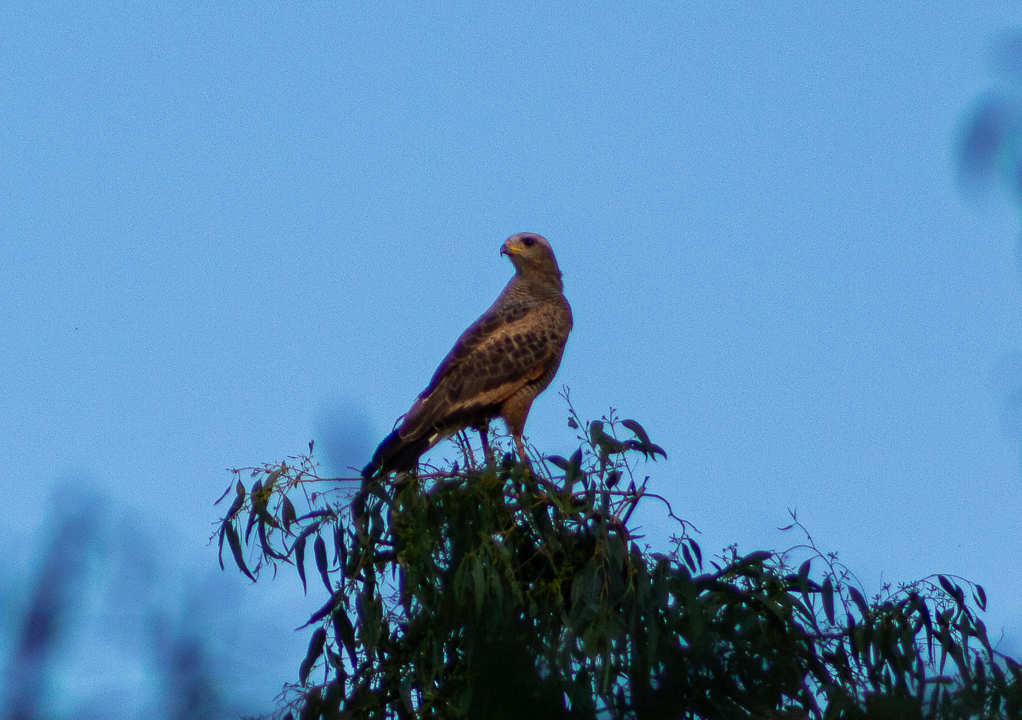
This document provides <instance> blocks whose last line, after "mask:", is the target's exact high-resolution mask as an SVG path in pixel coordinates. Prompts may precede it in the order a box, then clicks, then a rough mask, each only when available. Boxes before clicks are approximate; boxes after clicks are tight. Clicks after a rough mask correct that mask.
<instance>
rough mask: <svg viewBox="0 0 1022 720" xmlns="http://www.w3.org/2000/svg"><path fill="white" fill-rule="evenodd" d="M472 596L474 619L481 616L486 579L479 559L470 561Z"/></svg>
mask: <svg viewBox="0 0 1022 720" xmlns="http://www.w3.org/2000/svg"><path fill="white" fill-rule="evenodd" d="M472 584H473V595H474V596H475V601H476V617H480V616H482V614H483V600H484V599H485V598H486V577H485V575H484V570H483V564H482V562H480V558H479V557H475V558H473V559H472Z"/></svg>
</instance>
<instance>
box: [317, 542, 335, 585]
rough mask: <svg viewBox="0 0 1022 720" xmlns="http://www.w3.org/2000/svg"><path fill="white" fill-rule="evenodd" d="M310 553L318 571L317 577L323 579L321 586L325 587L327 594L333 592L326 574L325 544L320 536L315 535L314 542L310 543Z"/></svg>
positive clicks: (328, 576)
mask: <svg viewBox="0 0 1022 720" xmlns="http://www.w3.org/2000/svg"><path fill="white" fill-rule="evenodd" d="M312 551H313V553H314V554H315V556H316V567H317V568H318V569H319V576H320V577H321V578H323V585H325V586H326V589H327V592H333V591H334V588H333V586H332V585H331V584H330V575H329V574H328V573H327V569H328V568H327V560H326V542H325V541H324V540H323V536H322V535H316V540H315V541H314V542H313V543H312Z"/></svg>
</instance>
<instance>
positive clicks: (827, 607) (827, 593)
mask: <svg viewBox="0 0 1022 720" xmlns="http://www.w3.org/2000/svg"><path fill="white" fill-rule="evenodd" d="M820 592H821V593H822V594H823V612H824V614H826V616H827V622H829V623H830V624H831V625H833V624H834V582H833V581H832V580H831V579H830V577H827V578H826V579H825V580H824V581H823V587H822V588H820Z"/></svg>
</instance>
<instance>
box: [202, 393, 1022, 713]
mask: <svg viewBox="0 0 1022 720" xmlns="http://www.w3.org/2000/svg"><path fill="white" fill-rule="evenodd" d="M563 397H564V398H565V400H567V401H568V408H569V412H570V418H569V425H571V427H573V428H575V429H576V430H577V431H578V440H579V443H580V445H579V448H578V449H577V450H576V451H575V452H574V454H572V455H571V457H569V458H567V459H565V458H562V457H557V456H547V457H543V458H541V459H539V460H534V461H533V462H532V463H531V464H530V465H529V466H524V465H521V464H519V463H516V462H514V461H513V460H512V458H511V456H510V455H503V457H501V456H500V454H498V459H497V460H496V461H494V462H493V463H490V464H486V463H484V462H480V461H479V460H478V458H477V457H476V453H475V452H473V448H472V446H471V445H470V443H469V440H468V438H467V437H466V436H464V435H461V436H458V438H457V442H458V444H459V455H460V459H459V461H458V462H455V463H452V464H451V465H450V466H447V467H441V468H434V467H429V468H424V469H421V470H420V472H418V473H414V474H404V473H402V474H399V475H397V476H396V477H391V478H389V479H376V480H372V481H368V482H364V483H362V484H361V485H359V484H354V485H352V484H345V483H343V482H337V480H336V479H330V478H321V477H320V476H319V475H318V474H317V465H316V463H315V461H314V459H313V454H312V451H313V446H312V444H311V443H310V445H309V453H308V454H306V455H301V456H296V457H293V458H290V459H289V461H287V462H280V463H269V464H264V465H261V466H258V467H254V468H246V469H241V470H235V471H234V475H235V481H233V482H232V484H231V487H229V488H228V490H227V492H226V493H225V495H224V498H226V497H227V496H229V495H230V494H231V493H232V491H233V494H234V499H233V502H232V503H231V505H230V507H229V509H228V511H227V513H226V515H225V517H224V518H223V520H222V522H221V524H220V529H219V541H220V552H221V566H223V564H224V557H225V555H226V554H227V553H229V554H230V555H231V556H233V559H234V561H235V563H236V565H237V566H238V568H239V569H240V570H241V572H243V573H245V575H247V576H248V577H249V578H251V579H252V580H253V581H255V580H256V578H257V577H259V575H260V573H261V572H262V571H264V570H266V569H267V568H270V567H272V568H273V569H274V570H276V569H277V568H278V567H280V566H292V567H294V569H295V570H297V572H298V574H299V576H300V577H301V580H302V583H303V586H305V588H306V591H307V592H308V591H309V588H308V584H309V583H312V584H314V585H315V584H316V583H317V582H319V581H321V582H322V584H323V586H324V587H325V588H326V591H327V600H326V602H325V603H324V604H323V606H322V607H321V608H320V609H319V610H318V611H316V612H315V613H314V614H313V615H312V616H311V617H310V618H309V619H308V622H307V623H306V625H305V626H304V627H305V629H306V631H307V632H308V633H309V648H308V653H307V655H306V657H305V659H304V660H303V661H302V663H301V666H300V667H299V668H298V669H297V676H296V677H295V678H294V679H293V682H290V683H288V684H287V685H286V686H285V690H284V692H283V693H282V695H281V697H280V706H279V711H278V712H279V715H281V716H284V717H300V718H324V719H327V718H399V719H402V720H403V719H404V718H461V717H469V718H497V719H499V718H564V719H568V718H572V719H575V718H578V719H580V720H581V719H582V718H615V719H617V718H621V719H626V718H635V719H636V720H646V719H657V718H665V719H666V718H704V719H712V718H722V719H726V720H730V719H732V718H734V719H738V718H750V719H752V718H754V719H775V720H779V719H781V718H814V719H816V718H820V719H828V720H829V719H837V718H848V719H860V718H871V719H873V718H876V719H880V718H891V719H894V718H897V719H899V720H900V719H909V720H910V719H912V718H927V719H930V718H934V719H936V718H1017V717H1022V666H1020V665H1019V663H1018V662H1016V661H1015V660H1014V659H1012V658H1009V657H1005V656H1003V655H1001V654H999V653H998V652H996V650H995V649H994V648H993V647H992V646H991V643H990V641H989V639H988V637H987V632H986V628H985V626H984V624H983V621H982V620H981V619H980V613H981V612H982V611H983V610H984V609H985V606H986V594H985V592H984V590H983V588H982V587H980V586H979V585H976V584H973V583H970V582H968V581H965V580H963V579H961V578H954V577H949V576H945V575H934V576H931V577H928V578H925V579H923V580H919V581H917V582H913V583H908V584H902V585H899V586H898V587H896V588H892V587H890V586H885V587H884V588H883V589H882V591H881V592H880V593H878V594H876V595H873V596H872V597H871V598H869V599H867V596H866V593H865V592H864V591H863V590H862V589H861V587H860V586H859V584H858V582H857V581H856V580H855V578H854V576H853V575H852V574H851V573H850V571H849V570H848V569H847V568H846V567H844V566H843V565H842V564H841V563H840V562H838V560H837V557H836V556H835V555H834V554H827V553H823V552H821V551H820V550H818V549H817V548H816V547H815V545H814V543H813V542H812V538H811V537H810V536H809V534H808V532H805V528H804V527H802V525H801V524H800V523H799V521H798V518H797V516H796V515H795V513H794V512H793V513H792V524H791V525H790V526H789V527H788V528H787V529H789V530H793V531H799V532H803V533H804V535H805V538H806V540H805V541H804V542H803V543H800V545H799V546H798V548H797V549H798V551H799V552H800V553H801V555H799V557H806V559H805V560H804V561H802V562H801V563H800V564H799V565H798V566H797V567H795V566H794V564H793V563H792V562H791V561H790V560H789V559H790V558H791V557H792V556H793V554H792V553H791V552H788V553H773V552H767V551H758V552H752V553H748V554H740V553H739V552H738V551H737V548H735V547H730V548H727V549H725V550H724V551H723V552H722V553H721V554H720V555H718V556H715V557H713V558H709V557H705V556H704V553H703V550H702V548H701V547H700V546H699V544H698V543H697V542H696V540H695V539H694V537H693V535H694V532H693V531H694V527H693V526H692V525H691V524H690V523H688V522H686V521H685V520H682V519H680V518H678V517H677V516H676V515H675V514H674V512H673V509H672V508H671V506H670V504H669V503H668V502H667V501H666V500H665V499H664V498H663V497H661V496H659V495H658V494H656V493H655V492H654V490H655V487H656V483H655V482H654V481H651V480H650V477H649V476H647V475H644V474H643V473H640V468H642V469H645V467H646V465H645V463H647V462H649V461H653V460H656V459H657V457H658V456H664V457H666V455H665V453H664V450H663V449H661V448H660V447H659V446H658V445H656V444H654V443H653V442H652V441H651V440H650V438H649V437H648V435H647V433H646V431H645V430H644V429H643V427H642V426H641V425H640V424H639V423H637V422H636V421H634V420H627V419H620V418H619V417H618V416H617V414H616V413H615V412H614V411H613V410H612V411H611V412H610V413H609V414H608V415H607V416H605V417H603V418H602V419H601V420H597V421H592V422H583V421H582V420H581V419H580V418H579V417H578V416H577V414H576V413H575V411H574V409H573V408H572V406H571V403H570V399H569V397H568V394H567V391H565V392H564V393H563ZM247 481H252V484H251V485H250V486H246V482H247ZM224 498H221V500H223V499H224ZM645 503H658V504H660V505H661V506H662V508H663V512H664V513H665V514H666V515H667V516H668V517H669V518H670V519H671V520H672V521H673V522H674V523H676V531H675V534H674V536H673V537H672V538H671V541H670V545H669V547H666V548H660V549H656V548H650V547H648V546H640V544H639V541H640V538H638V537H637V536H636V535H635V534H634V531H633V529H632V528H631V527H630V525H629V521H630V519H631V517H632V514H633V512H634V510H635V509H636V508H637V507H638V506H639V505H640V504H645ZM310 542H311V545H312V553H311V555H312V557H311V558H309V557H308V555H309V553H308V552H307V551H308V547H309V544H310ZM225 544H226V546H227V548H226V552H225V548H224V545H225ZM317 576H318V580H317Z"/></svg>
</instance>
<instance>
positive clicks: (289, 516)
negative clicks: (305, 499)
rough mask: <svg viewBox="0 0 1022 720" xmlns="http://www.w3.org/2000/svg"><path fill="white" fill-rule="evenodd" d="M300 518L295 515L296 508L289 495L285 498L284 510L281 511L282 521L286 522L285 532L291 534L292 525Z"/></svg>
mask: <svg viewBox="0 0 1022 720" xmlns="http://www.w3.org/2000/svg"><path fill="white" fill-rule="evenodd" d="M297 518H298V516H297V514H296V513H295V506H294V505H293V504H292V503H291V500H290V499H289V498H288V496H287V495H285V496H284V500H283V510H282V511H281V519H282V520H283V521H284V532H286V533H287V534H289V535H290V534H291V523H293V522H294V521H295V520H296V519H297Z"/></svg>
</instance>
